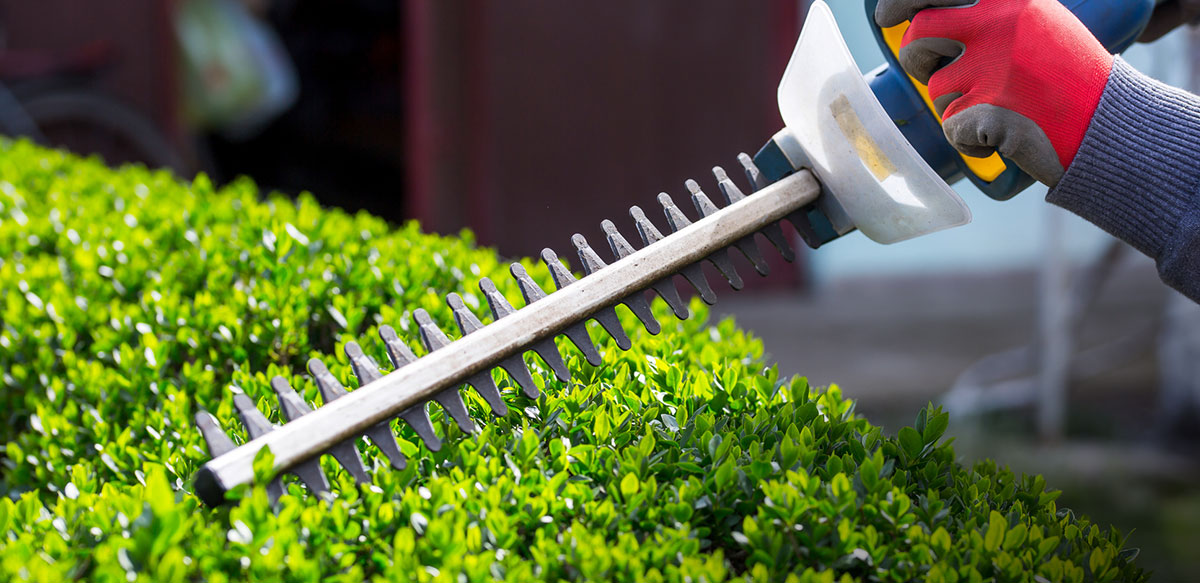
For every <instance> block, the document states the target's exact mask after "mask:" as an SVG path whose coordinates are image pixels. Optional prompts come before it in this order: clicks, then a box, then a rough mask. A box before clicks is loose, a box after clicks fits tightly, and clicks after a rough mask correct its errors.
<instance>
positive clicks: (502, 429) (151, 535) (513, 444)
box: [0, 142, 1146, 583]
mask: <svg viewBox="0 0 1201 583" xmlns="http://www.w3.org/2000/svg"><path fill="white" fill-rule="evenodd" d="M527 266H528V267H529V269H530V271H531V272H532V273H533V274H534V275H535V277H536V278H538V279H540V281H542V282H543V283H545V284H549V277H548V275H547V273H546V270H545V268H543V267H539V266H535V265H534V264H532V263H529V262H527ZM504 271H505V269H504V264H502V263H501V262H500V261H499V260H498V258H497V256H496V255H495V253H493V252H492V251H490V250H488V249H480V248H477V247H475V246H474V245H473V243H472V239H471V236H470V234H467V233H464V234H463V235H461V236H459V237H441V236H435V235H428V234H423V233H421V232H420V230H419V229H418V227H417V225H415V224H407V225H405V226H403V227H400V228H394V227H391V226H389V225H387V224H386V223H385V222H384V221H381V220H378V219H376V218H373V217H370V216H367V215H365V214H359V215H356V216H349V215H347V214H345V213H343V212H340V211H337V210H328V209H321V208H319V207H318V205H317V204H316V203H315V202H314V201H313V199H312V198H310V197H308V196H301V197H300V198H299V200H295V201H293V200H290V199H287V198H283V197H279V196H270V197H265V198H264V197H263V196H262V195H261V194H260V193H259V192H258V191H257V190H256V188H255V186H254V185H253V184H252V183H251V182H250V181H248V180H240V181H237V182H235V183H233V184H231V185H229V186H228V187H225V188H222V189H220V190H215V189H214V188H213V187H212V186H211V184H210V183H209V181H208V180H207V179H205V178H204V177H203V176H202V177H199V178H197V179H196V180H194V181H193V182H192V183H191V184H186V183H180V182H178V181H177V179H175V178H173V177H172V176H170V175H168V174H165V173H160V172H149V171H147V170H145V169H142V168H138V167H128V168H123V169H120V170H115V171H114V170H110V169H108V168H106V167H104V166H103V165H102V164H101V163H100V162H98V161H96V160H91V159H89V160H84V159H79V158H76V157H73V156H70V155H66V154H63V153H59V152H54V151H49V150H44V149H40V148H37V147H34V146H32V145H30V144H28V143H23V142H17V143H11V142H3V143H0V289H3V290H4V295H3V304H2V305H0V309H2V311H0V325H2V328H0V369H2V371H3V389H2V390H3V395H2V400H0V403H2V406H3V416H4V418H3V423H2V424H0V441H3V442H4V443H5V444H6V447H5V449H4V450H3V458H2V463H3V477H2V478H0V493H2V494H4V496H3V497H0V580H4V581H23V580H35V581H67V580H73V579H86V580H93V581H156V582H161V583H169V582H175V581H199V580H206V581H227V580H228V581H276V580H288V581H317V580H326V581H364V580H373V581H409V580H420V581H488V580H493V579H496V580H512V581H529V580H575V581H593V580H616V581H709V582H718V581H729V580H744V579H746V580H762V581H766V580H773V581H780V580H788V581H812V582H818V581H826V582H828V581H835V580H838V581H847V580H855V581H860V580H861V581H905V580H926V581H933V582H939V581H981V580H988V579H997V580H1028V579H1030V578H1031V577H1032V576H1034V575H1038V576H1039V577H1041V578H1042V579H1044V580H1049V581H1076V582H1079V581H1112V580H1141V579H1144V578H1145V576H1146V574H1145V573H1144V572H1142V571H1140V570H1139V569H1138V567H1137V566H1136V565H1135V564H1134V563H1132V562H1131V561H1132V559H1133V556H1134V554H1136V552H1135V551H1132V550H1129V549H1124V548H1123V539H1122V537H1121V536H1120V535H1119V534H1118V533H1116V532H1114V531H1112V530H1102V529H1099V528H1098V527H1097V525H1094V524H1092V523H1091V522H1090V521H1089V520H1088V519H1086V518H1083V517H1077V516H1073V514H1072V513H1071V512H1070V511H1068V510H1066V509H1062V508H1058V507H1057V506H1056V503H1055V499H1056V497H1057V496H1058V492H1055V491H1049V490H1047V489H1046V488H1045V484H1044V482H1043V480H1042V479H1041V478H1040V477H1037V476H1024V477H1019V476H1015V475H1014V474H1012V473H1011V472H1009V471H1008V470H1007V469H1004V468H1000V467H997V466H996V465H994V464H993V463H991V462H983V463H977V464H975V465H973V466H971V467H965V466H962V465H960V464H958V463H957V462H956V461H955V459H954V453H953V451H952V449H951V446H950V444H949V443H947V441H946V440H944V439H942V434H943V431H944V430H945V428H946V426H947V415H946V414H944V413H942V412H940V411H939V410H938V409H937V408H927V409H925V410H923V411H921V412H920V413H919V414H918V416H917V421H916V423H915V424H914V426H913V427H907V428H905V429H903V430H901V432H900V433H899V434H898V435H897V436H891V435H884V434H882V433H881V431H880V429H879V428H876V427H873V426H872V425H871V424H870V423H869V422H868V421H867V420H865V419H863V418H861V417H858V416H856V415H855V414H854V412H853V410H854V407H853V402H852V401H849V400H847V399H845V398H844V397H843V396H842V394H841V392H840V391H839V389H838V388H837V387H829V388H826V389H824V390H819V389H815V388H813V387H810V386H809V385H808V384H807V383H806V381H805V380H804V379H803V378H793V379H780V378H778V376H777V373H776V371H775V368H769V367H766V366H765V363H764V362H763V361H762V354H763V350H762V347H761V345H760V343H759V342H758V341H757V340H754V339H753V338H750V337H749V336H747V335H746V334H744V333H743V332H741V331H739V330H738V329H737V328H736V327H735V325H734V324H733V323H732V322H731V321H724V322H721V323H717V324H710V323H706V321H705V316H706V311H705V309H704V306H703V305H701V304H699V303H695V302H694V303H693V305H692V309H693V311H694V312H695V313H696V314H695V317H694V318H693V319H691V320H688V321H685V322H679V321H677V320H675V319H674V318H672V317H671V316H670V315H669V311H668V310H667V309H666V307H665V306H663V305H662V304H661V303H659V304H658V305H657V306H656V309H657V310H658V314H659V316H660V319H661V321H662V322H663V323H664V324H665V330H664V332H663V333H662V334H660V335H659V336H654V337H652V336H649V335H647V334H646V333H645V332H641V333H639V329H638V328H636V325H635V323H634V319H633V318H632V316H631V315H630V314H628V313H623V314H622V315H623V318H624V322H625V323H626V324H627V330H629V331H631V332H633V337H634V340H635V348H634V349H633V350H631V351H629V352H624V353H623V352H621V351H619V350H616V348H615V347H614V346H613V345H612V343H611V342H607V341H605V340H601V342H600V344H601V346H602V351H603V353H604V359H605V366H603V367H601V368H592V367H589V366H588V365H587V364H586V363H584V362H583V359H582V358H576V353H575V352H574V349H571V350H569V351H568V352H569V359H568V360H569V366H570V367H571V369H572V371H573V373H574V374H575V375H576V380H575V383H574V384H571V385H570V386H568V385H564V384H562V383H559V382H558V381H555V380H554V379H553V377H552V375H551V374H549V372H548V371H547V370H545V369H544V368H542V367H541V366H540V364H541V361H539V360H536V358H534V357H528V361H529V362H530V364H531V366H532V367H533V368H534V373H535V376H536V377H537V378H540V382H542V383H544V384H545V390H544V391H543V394H542V396H541V397H540V398H538V399H537V400H531V399H528V398H526V397H524V396H523V395H521V394H520V392H518V391H517V390H515V389H514V388H512V387H511V386H510V385H509V383H508V380H507V379H506V378H505V377H503V376H502V375H501V374H499V373H498V374H497V377H496V378H497V380H498V381H499V382H500V384H501V386H502V390H503V392H504V393H505V397H506V399H507V401H508V403H509V405H510V409H511V412H510V415H509V416H508V417H505V418H500V419H496V418H490V416H489V415H488V413H487V407H486V405H485V404H484V403H483V401H482V400H481V399H479V398H478V397H476V396H475V395H474V393H472V392H470V391H468V392H465V394H466V395H467V396H468V401H469V402H468V406H469V407H470V408H471V409H472V411H473V413H474V414H475V416H476V418H477V419H486V420H487V422H486V423H485V424H484V425H483V429H482V431H481V432H480V433H479V434H478V435H477V436H475V437H474V438H471V439H464V438H463V437H464V436H463V435H461V434H460V433H459V430H458V429H457V428H456V426H455V425H454V424H453V423H451V422H449V421H448V420H446V419H443V416H442V411H441V409H440V408H439V407H438V406H436V405H434V406H431V407H430V409H431V414H432V416H433V418H434V421H435V424H436V425H437V427H438V428H439V431H440V432H441V433H442V434H443V435H446V436H447V442H446V444H445V446H444V447H443V449H442V450H441V451H440V452H437V453H432V452H429V451H426V450H425V448H424V446H423V445H420V442H419V441H418V440H417V439H416V437H415V435H414V434H413V433H412V432H411V430H409V428H408V427H407V426H403V427H402V426H399V424H397V427H396V429H397V431H398V432H399V434H400V436H401V443H402V446H403V448H404V449H405V450H406V453H408V454H410V465H409V469H407V470H405V471H402V472H397V471H393V470H391V469H389V468H388V465H387V463H386V462H385V461H384V460H383V459H382V456H381V455H379V454H378V452H376V451H375V450H374V448H373V447H369V446H367V445H365V444H363V445H361V446H360V449H363V450H364V451H365V453H366V455H367V457H368V464H369V466H370V467H371V468H372V475H373V484H372V485H371V486H370V487H368V488H363V489H359V488H356V487H355V486H354V485H353V483H352V482H351V481H350V479H349V478H348V476H347V475H346V474H345V472H342V471H341V470H340V468H338V467H337V466H336V465H335V464H334V462H332V461H331V460H330V459H328V458H326V459H324V461H323V464H324V467H325V469H326V472H327V474H329V475H330V476H331V479H332V480H333V481H334V482H335V489H336V490H337V491H338V494H337V496H336V498H334V499H332V500H321V499H318V498H317V497H314V496H309V495H306V494H305V493H304V491H303V488H302V487H301V486H299V485H298V484H296V483H294V482H287V484H288V487H289V489H290V491H291V492H292V493H293V494H295V495H294V496H285V497H284V499H283V500H282V501H281V503H280V504H279V506H278V507H277V508H275V509H272V508H271V507H270V506H269V505H268V503H267V500H266V496H265V493H264V491H263V489H262V488H261V487H256V488H252V489H244V490H242V491H240V492H238V493H237V495H238V496H239V497H240V500H238V501H236V503H235V504H232V505H229V506H226V507H224V508H220V509H215V510H210V509H207V508H205V507H204V506H202V505H201V504H200V503H199V501H198V500H197V499H196V498H195V497H194V496H193V495H192V494H191V493H190V492H189V487H190V486H189V478H190V476H191V475H192V473H193V471H194V470H195V469H196V468H197V467H198V466H199V465H200V464H201V463H203V462H204V461H205V460H206V459H207V455H206V453H205V451H204V447H203V444H202V442H201V438H200V436H199V434H198V432H197V431H195V430H194V429H193V427H192V425H191V423H190V419H191V415H192V413H193V412H194V411H195V410H196V409H197V408H198V407H204V408H206V409H208V410H210V411H212V412H214V413H215V414H216V415H217V417H218V418H219V419H220V420H221V421H222V423H223V424H224V425H225V427H226V428H227V429H228V430H229V431H230V432H231V433H232V434H233V435H234V436H235V439H237V440H242V439H244V438H245V434H244V432H242V430H241V427H240V424H238V423H237V422H235V421H234V419H235V416H234V413H233V411H232V408H231V399H230V389H229V386H230V385H233V386H236V387H240V389H241V390H242V391H245V392H246V393H248V394H250V395H251V396H253V397H256V398H257V399H258V400H259V405H260V408H262V409H263V410H264V411H268V410H270V415H271V416H272V418H273V419H274V420H276V421H278V416H277V414H276V412H275V407H274V405H275V400H274V397H273V396H272V393H271V391H270V388H269V387H268V383H267V380H268V379H269V378H270V375H274V374H284V375H287V376H289V377H290V378H291V379H292V380H293V385H294V386H296V387H298V388H300V389H301V390H302V391H303V393H304V396H305V398H306V399H308V400H309V401H311V402H319V397H318V396H317V392H316V388H315V387H314V386H313V384H312V383H311V382H310V381H309V380H307V378H305V377H304V375H303V374H302V371H303V370H304V362H305V360H306V359H307V358H309V357H310V356H321V357H323V358H325V360H326V362H327V363H329V364H330V365H331V368H332V369H333V371H334V373H335V374H337V375H338V376H340V377H341V378H342V379H343V381H344V382H345V383H346V384H347V385H348V386H355V384H354V383H353V381H352V375H351V373H350V370H349V366H348V365H347V363H346V360H345V357H344V356H341V348H342V345H343V344H344V343H345V342H346V341H349V340H352V339H361V340H363V342H362V343H363V344H364V346H365V347H366V348H367V349H368V350H370V351H373V352H374V356H375V357H376V359H377V360H379V361H381V362H384V361H385V360H384V355H383V352H382V350H381V347H380V346H379V343H378V342H374V341H371V339H372V338H374V337H375V332H376V328H377V326H378V325H380V324H381V323H392V324H394V325H397V327H398V329H399V330H401V331H402V334H403V333H405V332H407V335H408V337H409V340H410V341H412V340H413V339H414V338H415V331H416V330H415V328H416V326H415V325H413V324H412V323H411V321H410V313H409V312H408V310H409V309H412V308H417V307H424V308H426V309H427V310H429V311H430V312H431V313H432V314H434V315H436V316H437V317H439V318H442V324H443V325H444V329H446V330H448V331H449V330H452V329H453V327H452V325H451V323H450V319H449V316H450V313H449V310H447V309H445V308H444V307H443V303H442V302H443V300H442V297H443V294H445V293H447V292H450V291H458V292H459V293H461V294H463V295H464V296H465V297H466V298H467V299H468V302H469V305H471V306H473V307H475V308H477V310H476V311H477V313H479V314H480V315H481V316H484V315H485V312H486V309H479V305H480V304H479V302H480V300H481V298H480V295H479V293H478V291H477V290H476V288H475V283H476V281H477V279H478V278H479V276H482V275H487V276H492V277H493V279H494V280H495V281H496V282H497V283H498V284H500V285H501V288H502V291H503V292H504V293H506V294H507V295H508V296H509V298H510V300H511V301H513V302H514V303H515V305H521V304H520V302H519V298H520V296H519V294H518V291H517V289H516V286H515V285H513V284H512V282H511V281H510V279H509V278H508V277H507V276H505V275H504ZM623 310H624V308H623ZM485 321H487V320H486V319H485ZM594 337H596V338H598V339H599V338H600V334H599V333H596V331H594ZM606 340H607V337H606ZM411 344H414V345H416V342H411Z"/></svg>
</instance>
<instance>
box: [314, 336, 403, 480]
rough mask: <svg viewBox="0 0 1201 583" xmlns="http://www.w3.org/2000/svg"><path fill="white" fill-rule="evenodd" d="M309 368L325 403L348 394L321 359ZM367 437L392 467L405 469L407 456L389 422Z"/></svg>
mask: <svg viewBox="0 0 1201 583" xmlns="http://www.w3.org/2000/svg"><path fill="white" fill-rule="evenodd" d="M308 367H309V374H311V375H313V380H314V381H316V382H317V389H318V390H319V391H321V399H322V400H323V401H325V402H326V403H331V402H333V401H334V400H336V399H338V398H339V397H342V396H344V395H346V394H347V393H346V387H343V386H342V382H341V381H339V380H338V378H337V377H335V376H334V374H333V373H331V372H330V371H329V368H327V367H326V366H325V363H323V362H321V360H320V359H317V358H310V359H309V363H308ZM398 368H399V367H398ZM365 435H366V436H367V438H368V439H370V440H371V443H374V444H375V447H378V448H379V450H380V451H381V452H383V453H384V455H385V456H387V457H388V461H389V462H390V463H391V464H392V467H394V468H396V469H398V470H403V469H405V466H406V465H407V464H406V463H405V456H404V454H403V453H401V452H400V445H399V444H397V443H396V437H395V436H394V435H392V428H391V427H389V425H388V423H387V422H384V423H378V424H376V425H373V426H371V429H368V430H367V432H366V433H365ZM343 467H346V464H343ZM352 473H353V471H352Z"/></svg>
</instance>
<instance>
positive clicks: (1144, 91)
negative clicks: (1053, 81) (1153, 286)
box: [1047, 57, 1201, 300]
mask: <svg viewBox="0 0 1201 583" xmlns="http://www.w3.org/2000/svg"><path fill="white" fill-rule="evenodd" d="M1199 107H1201V106H1199V101H1198V97H1197V96H1196V95H1193V94H1191V93H1188V92H1186V91H1182V90H1180V89H1176V88H1174V87H1170V86H1167V85H1164V84H1162V83H1160V82H1158V81H1155V80H1154V79H1151V78H1149V77H1146V76H1144V75H1143V74H1141V73H1139V72H1138V71H1136V70H1135V69H1134V68H1133V67H1131V66H1130V65H1128V64H1127V63H1126V62H1125V61H1123V60H1122V59H1121V58H1120V57H1119V58H1116V59H1115V60H1114V64H1113V71H1112V72H1111V73H1110V75H1109V81H1108V83H1107V84H1106V86H1105V92H1104V93H1103V94H1102V95H1101V101H1100V103H1098V104H1097V110H1096V112H1095V113H1094V114H1093V119H1092V122H1090V124H1089V127H1088V132H1087V133H1085V135H1084V140H1083V142H1081V144H1080V149H1079V150H1078V151H1077V153H1076V157H1075V158H1074V159H1073V160H1072V163H1071V165H1069V166H1068V169H1067V172H1065V173H1064V175H1063V178H1062V179H1061V180H1060V181H1059V184H1057V185H1056V186H1055V188H1053V189H1051V190H1050V191H1049V192H1048V193H1047V202H1050V203H1053V204H1056V205H1058V206H1061V207H1063V208H1065V209H1068V210H1070V211H1072V212H1073V213H1076V214H1078V215H1080V216H1082V217H1084V218H1085V219H1087V220H1089V221H1090V222H1092V223H1094V224H1096V225H1097V226H1099V227H1101V228H1102V229H1104V230H1106V231H1108V232H1109V233H1110V234H1112V235H1114V236H1115V237H1118V238H1119V239H1122V240H1124V241H1126V242H1127V243H1130V244H1131V245H1132V246H1134V248H1136V249H1138V250H1139V251H1142V252H1143V253H1145V254H1147V255H1149V256H1151V257H1153V258H1155V260H1156V262H1157V263H1158V264H1159V267H1160V275H1161V277H1162V278H1163V279H1164V281H1166V282H1167V283H1168V284H1169V285H1172V287H1175V288H1176V289H1178V290H1180V291H1182V292H1184V293H1185V294H1186V295H1189V296H1190V297H1191V298H1193V299H1194V300H1196V299H1197V281H1196V279H1197V265H1196V262H1197V250H1196V241H1197V209H1198V190H1199V189H1201V163H1199V161H1198V155H1199V154H1198V151H1199V148H1201V111H1199ZM1189 241H1191V250H1190V248H1189V247H1190V243H1189ZM1188 288H1191V289H1188Z"/></svg>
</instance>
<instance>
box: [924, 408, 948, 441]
mask: <svg viewBox="0 0 1201 583" xmlns="http://www.w3.org/2000/svg"><path fill="white" fill-rule="evenodd" d="M950 421H951V415H950V414H949V413H941V412H940V413H936V414H935V415H933V416H930V417H927V419H926V428H925V429H924V430H923V431H922V439H923V441H925V442H926V443H927V444H931V443H935V442H937V441H938V439H939V438H940V437H942V435H943V433H945V432H946V431H947V424H948V423H950Z"/></svg>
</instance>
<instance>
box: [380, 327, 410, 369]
mask: <svg viewBox="0 0 1201 583" xmlns="http://www.w3.org/2000/svg"><path fill="white" fill-rule="evenodd" d="M379 337H380V340H383V341H384V350H386V351H387V352H388V360H390V361H392V367H393V368H400V367H402V366H404V365H406V364H409V363H410V362H413V361H414V360H417V356H416V355H414V354H413V349H412V348H409V345H408V344H405V343H404V341H403V340H401V339H400V336H397V335H396V330H395V329H393V328H392V327H391V326H389V325H387V324H384V325H383V326H380V327H379Z"/></svg>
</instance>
